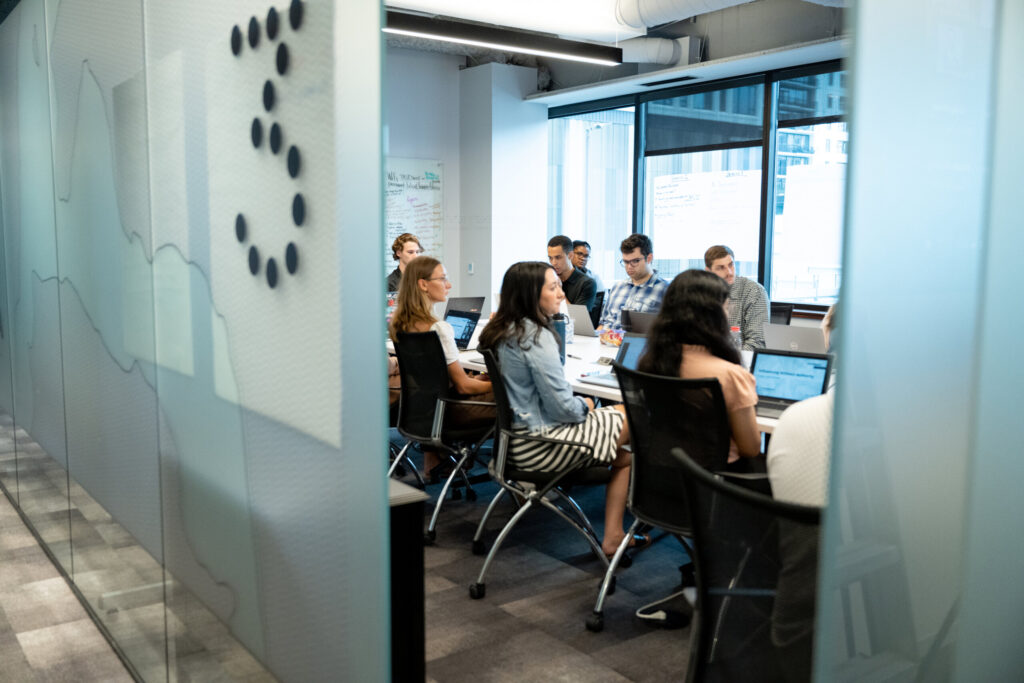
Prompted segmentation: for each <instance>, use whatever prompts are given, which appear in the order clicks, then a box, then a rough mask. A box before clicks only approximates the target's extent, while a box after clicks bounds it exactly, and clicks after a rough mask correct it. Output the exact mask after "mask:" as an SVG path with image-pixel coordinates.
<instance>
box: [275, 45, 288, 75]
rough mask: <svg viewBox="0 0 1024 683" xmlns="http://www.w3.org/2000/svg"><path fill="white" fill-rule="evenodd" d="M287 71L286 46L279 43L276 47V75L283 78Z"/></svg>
mask: <svg viewBox="0 0 1024 683" xmlns="http://www.w3.org/2000/svg"><path fill="white" fill-rule="evenodd" d="M287 70H288V46H287V45H285V44H284V43H281V44H280V45H278V46H277V73H279V74H281V75H282V76H284V72H285V71H287Z"/></svg>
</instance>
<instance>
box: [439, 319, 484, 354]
mask: <svg viewBox="0 0 1024 683" xmlns="http://www.w3.org/2000/svg"><path fill="white" fill-rule="evenodd" d="M444 320H445V322H446V323H448V324H449V325H451V326H452V330H454V331H455V345H456V346H457V347H459V349H460V350H465V349H466V348H467V347H468V346H469V341H470V339H472V338H473V332H474V331H475V330H476V323H477V321H478V320H480V314H479V313H473V312H470V311H448V313H446V314H445V316H444Z"/></svg>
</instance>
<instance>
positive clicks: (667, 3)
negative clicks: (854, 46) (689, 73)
mask: <svg viewBox="0 0 1024 683" xmlns="http://www.w3.org/2000/svg"><path fill="white" fill-rule="evenodd" d="M752 1H753V0H618V1H617V2H616V3H615V18H616V19H617V20H618V21H619V23H620V24H623V25H625V26H629V27H630V28H636V29H638V28H644V27H648V28H649V27H652V26H661V25H662V24H668V23H670V22H676V21H682V20H683V19H689V18H690V17H695V16H697V15H698V14H707V13H708V12H717V11H718V10H722V9H725V8H727V7H735V6H736V5H742V4H745V3H748V2H752ZM825 1H826V2H827V1H828V0H825Z"/></svg>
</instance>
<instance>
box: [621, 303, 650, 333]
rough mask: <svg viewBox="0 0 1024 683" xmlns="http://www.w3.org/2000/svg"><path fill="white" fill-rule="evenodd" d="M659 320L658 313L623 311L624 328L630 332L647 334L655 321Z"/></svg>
mask: <svg viewBox="0 0 1024 683" xmlns="http://www.w3.org/2000/svg"><path fill="white" fill-rule="evenodd" d="M657 319H658V314H657V313H644V312H642V311H629V310H626V309H625V308H624V309H622V327H623V329H625V330H628V331H629V332H636V333H637V334H647V332H648V330H650V329H651V326H652V325H654V321H655V320H657Z"/></svg>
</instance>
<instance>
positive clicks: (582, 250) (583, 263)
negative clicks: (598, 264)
mask: <svg viewBox="0 0 1024 683" xmlns="http://www.w3.org/2000/svg"><path fill="white" fill-rule="evenodd" d="M589 263H590V242H587V241H585V240H573V241H572V264H573V265H574V266H576V270H578V271H580V272H581V273H583V274H584V275H586V276H587V277H589V278H590V279H591V280H593V281H594V284H595V285H597V291H598V292H603V291H604V290H605V286H604V283H603V282H601V278H600V276H598V274H597V273H595V272H594V271H593V270H591V269H590V268H588V267H587V264H589Z"/></svg>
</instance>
